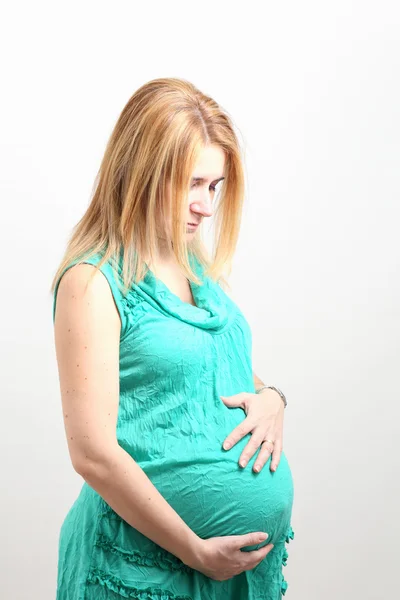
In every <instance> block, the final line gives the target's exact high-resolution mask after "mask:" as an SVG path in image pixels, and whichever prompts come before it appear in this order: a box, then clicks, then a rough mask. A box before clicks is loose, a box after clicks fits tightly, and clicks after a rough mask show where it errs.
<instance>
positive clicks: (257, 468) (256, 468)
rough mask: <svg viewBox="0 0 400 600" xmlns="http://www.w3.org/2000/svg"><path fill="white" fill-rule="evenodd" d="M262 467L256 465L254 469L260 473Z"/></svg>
mask: <svg viewBox="0 0 400 600" xmlns="http://www.w3.org/2000/svg"><path fill="white" fill-rule="evenodd" d="M260 468H261V467H260V465H256V466H255V467H254V470H255V471H257V473H258V472H259V470H260Z"/></svg>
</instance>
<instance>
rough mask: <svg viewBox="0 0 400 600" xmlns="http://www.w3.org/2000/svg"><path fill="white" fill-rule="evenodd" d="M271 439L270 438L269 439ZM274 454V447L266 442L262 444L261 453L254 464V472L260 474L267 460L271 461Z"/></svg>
mask: <svg viewBox="0 0 400 600" xmlns="http://www.w3.org/2000/svg"><path fill="white" fill-rule="evenodd" d="M268 439H269V438H268ZM272 452H273V446H271V444H268V443H266V442H264V443H261V448H260V452H259V453H258V456H257V460H256V462H255V463H254V466H253V471H255V472H256V473H259V472H260V471H261V469H262V468H263V466H264V465H265V463H266V462H267V460H268V459H269V457H270V455H271V453H272Z"/></svg>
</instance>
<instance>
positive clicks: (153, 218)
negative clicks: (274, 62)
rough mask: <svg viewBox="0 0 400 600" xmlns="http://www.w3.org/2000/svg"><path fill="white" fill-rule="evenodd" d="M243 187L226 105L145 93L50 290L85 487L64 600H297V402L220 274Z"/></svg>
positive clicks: (68, 414)
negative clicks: (288, 409) (290, 406)
mask: <svg viewBox="0 0 400 600" xmlns="http://www.w3.org/2000/svg"><path fill="white" fill-rule="evenodd" d="M243 182H244V175H243V166H242V159H241V155H240V149H239V145H238V141H237V138H236V135H235V133H234V128H233V125H232V122H231V120H230V119H229V117H228V116H227V114H226V113H224V112H223V111H222V109H221V108H220V107H219V106H218V104H217V103H216V102H215V101H214V100H212V99H211V98H210V97H208V96H206V95H204V94H202V93H201V92H200V91H199V90H198V89H197V88H195V87H194V86H193V85H192V84H190V83H189V82H187V81H184V80H180V79H172V78H171V79H168V78H163V79H156V80H153V81H150V82H149V83H147V84H145V85H143V86H142V87H141V88H139V89H138V90H137V91H136V92H135V93H134V95H133V96H132V97H131V99H130V100H129V101H128V103H127V105H126V106H125V108H124V109H123V111H122V113H121V116H120V117H119V119H118V121H117V123H116V125H115V128H114V130H113V132H112V135H111V138H110V140H109V143H108V146H107V148H106V152H105V154H104V157H103V161H102V164H101V167H100V171H99V174H98V178H97V185H96V189H95V192H94V195H93V198H92V201H91V203H90V206H89V208H88V209H87V211H86V213H85V215H84V216H83V218H82V219H81V220H80V222H79V223H78V225H77V226H76V227H75V230H74V233H73V235H72V237H71V239H70V241H69V243H68V247H67V250H66V252H65V256H64V257H63V260H62V261H61V264H60V265H59V268H58V270H57V272H56V274H55V277H54V280H53V285H52V292H54V302H53V319H54V330H55V345H56V354H57V362H58V370H59V377H60V391H61V399H62V406H63V417H64V424H65V431H66V436H67V442H68V448H69V453H70V457H71V462H72V465H73V467H74V469H75V470H76V471H77V473H79V474H80V475H81V476H82V477H83V479H84V483H83V485H82V488H81V491H80V493H79V496H78V497H77V499H76V500H75V502H74V503H73V505H72V507H71V508H70V510H69V512H68V514H67V515H66V517H65V519H64V522H63V524H62V527H61V532H60V538H59V555H58V578H57V600H105V599H107V600H108V599H110V600H111V599H113V600H121V599H122V598H130V599H135V600H183V599H185V600H229V599H230V600H261V599H265V600H278V599H280V598H281V596H282V594H285V592H286V588H287V583H286V581H285V579H284V576H283V567H284V566H285V564H286V561H287V558H288V552H287V548H286V544H287V543H288V542H289V540H290V539H291V538H293V537H294V533H293V529H292V527H291V513H292V505H293V480H292V475H291V471H290V467H289V464H288V461H287V458H286V456H285V454H284V452H283V450H282V435H283V433H282V432H283V412H284V407H285V406H286V399H285V397H284V396H283V394H282V392H280V390H279V389H277V388H272V387H269V386H268V387H267V386H264V385H263V382H262V381H260V380H259V379H258V377H257V376H256V375H255V374H254V373H253V370H252V359H251V357H252V335H251V331H250V327H249V324H248V322H247V320H246V319H245V317H244V315H243V313H242V312H241V310H240V309H239V307H238V305H237V304H236V303H235V302H234V301H233V300H232V299H231V298H230V297H229V295H228V294H227V293H226V291H224V287H225V285H226V280H225V278H224V277H223V274H222V271H223V269H224V268H225V267H227V266H229V268H230V264H231V260H232V256H233V254H234V250H235V247H236V243H237V239H238V235H239V229H240V218H241V211H242V204H243V196H244V183H243ZM213 216H215V221H216V223H215V225H216V232H217V233H216V240H215V252H214V256H213V259H212V260H211V259H210V256H209V255H208V252H207V249H206V245H205V243H204V242H203V239H202V228H203V222H204V220H205V219H206V218H210V217H213ZM243 460H244V461H245V463H244V464H242V461H243ZM263 534H264V535H263ZM265 534H267V535H265Z"/></svg>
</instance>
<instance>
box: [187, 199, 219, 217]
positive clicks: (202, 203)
mask: <svg viewBox="0 0 400 600" xmlns="http://www.w3.org/2000/svg"><path fill="white" fill-rule="evenodd" d="M190 209H191V210H192V211H193V212H196V213H199V214H201V215H203V217H211V216H212V214H213V212H214V209H213V206H212V198H210V197H209V196H208V195H207V194H204V195H203V196H202V197H201V198H198V199H197V200H196V201H195V202H192V203H191V205H190Z"/></svg>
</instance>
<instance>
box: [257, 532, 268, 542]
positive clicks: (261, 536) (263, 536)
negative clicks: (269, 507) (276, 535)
mask: <svg viewBox="0 0 400 600" xmlns="http://www.w3.org/2000/svg"><path fill="white" fill-rule="evenodd" d="M267 537H268V533H263V534H261V535H260V537H259V540H260V542H263V541H264V540H266V539H267Z"/></svg>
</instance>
